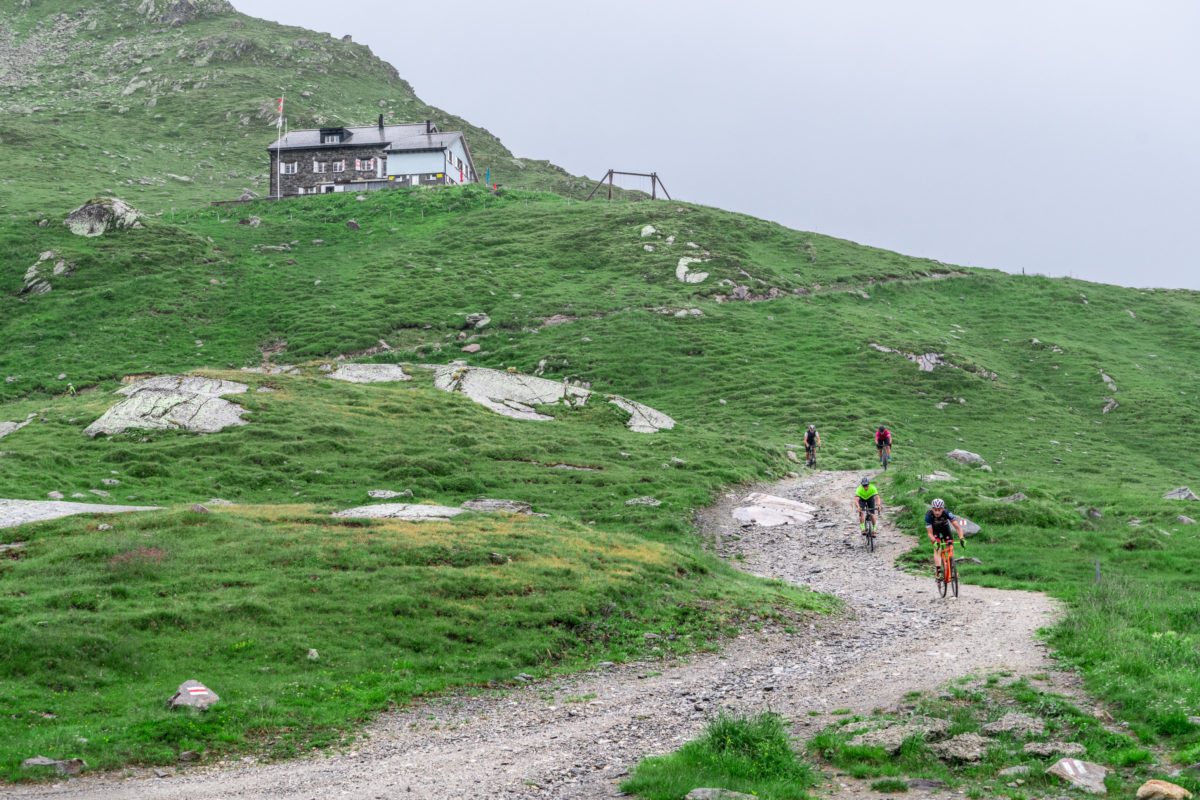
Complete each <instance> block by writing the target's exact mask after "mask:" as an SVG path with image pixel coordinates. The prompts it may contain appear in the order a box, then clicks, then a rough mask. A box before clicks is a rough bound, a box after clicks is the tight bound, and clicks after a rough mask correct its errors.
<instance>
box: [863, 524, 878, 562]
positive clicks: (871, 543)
mask: <svg viewBox="0 0 1200 800" xmlns="http://www.w3.org/2000/svg"><path fill="white" fill-rule="evenodd" d="M863 536H864V537H866V540H867V541H866V545H867V549H868V550H870V551H871V552H872V553H874V552H875V518H874V517H867V529H866V530H865V531H863Z"/></svg>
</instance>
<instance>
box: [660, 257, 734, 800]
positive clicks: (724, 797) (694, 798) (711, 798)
mask: <svg viewBox="0 0 1200 800" xmlns="http://www.w3.org/2000/svg"><path fill="white" fill-rule="evenodd" d="M642 235H643V236H644V235H645V234H642ZM683 800H754V795H752V794H742V793H741V792H734V791H731V790H729V789H692V790H691V791H690V792H688V793H687V796H686V797H684V798H683Z"/></svg>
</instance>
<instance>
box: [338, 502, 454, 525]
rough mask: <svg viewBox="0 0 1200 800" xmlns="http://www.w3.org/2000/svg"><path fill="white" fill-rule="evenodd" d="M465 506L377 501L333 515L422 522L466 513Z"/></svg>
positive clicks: (445, 518)
mask: <svg viewBox="0 0 1200 800" xmlns="http://www.w3.org/2000/svg"><path fill="white" fill-rule="evenodd" d="M466 511H467V509H465V508H455V507H453V506H434V505H419V504H416V503H379V504H376V505H371V506H358V507H357V508H348V509H346V510H345V511H335V512H333V516H335V517H352V518H358V519H402V520H407V521H409V522H424V521H427V520H447V519H450V518H451V517H456V516H458V515H459V514H464V513H466Z"/></svg>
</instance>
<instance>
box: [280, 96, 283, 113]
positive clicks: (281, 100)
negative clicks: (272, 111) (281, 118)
mask: <svg viewBox="0 0 1200 800" xmlns="http://www.w3.org/2000/svg"><path fill="white" fill-rule="evenodd" d="M279 113H280V114H282V113H283V98H282V97H281V98H279Z"/></svg>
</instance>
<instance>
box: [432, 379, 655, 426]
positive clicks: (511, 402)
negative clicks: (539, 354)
mask: <svg viewBox="0 0 1200 800" xmlns="http://www.w3.org/2000/svg"><path fill="white" fill-rule="evenodd" d="M421 366H423V367H425V368H426V369H431V370H433V371H434V379H433V385H434V386H435V387H437V388H438V389H441V390H442V391H445V392H462V393H463V394H465V395H466V396H467V397H469V398H470V399H471V400H474V401H475V402H476V403H479V404H480V405H482V406H484V407H485V408H487V409H489V410H491V411H494V412H496V413H497V414H502V415H504V416H506V417H513V418H514V419H524V420H537V421H549V420H552V419H554V417H551V416H549V415H547V414H542V413H540V412H539V411H537V410H536V409H534V408H533V407H534V406H536V405H556V404H559V403H562V404H565V405H568V406H582V405H584V404H585V403H586V402H587V401H588V399H589V398H590V397H591V396H592V394H593V392H592V391H591V390H590V389H584V388H581V387H579V386H572V385H570V384H568V383H559V382H557V381H552V380H548V379H546V378H538V377H536V376H533V375H522V374H520V373H515V372H501V371H500V370H495V369H487V368H485V367H468V366H465V365H463V364H461V363H459V364H422V365H421ZM605 398H606V399H607V400H608V401H609V402H610V403H613V404H614V405H616V406H617V407H619V408H621V409H622V410H624V411H626V412H628V413H629V420H628V422H626V424H627V425H628V426H629V429H630V430H632V431H634V432H636V433H653V432H655V431H658V430H665V429H670V428H673V427H675V420H673V419H671V418H670V417H668V416H667V415H666V414H663V413H662V412H661V411H657V410H655V409H653V408H650V407H649V406H645V405H642V404H641V403H636V402H634V401H632V400H629V399H627V398H624V397H619V396H617V395H605Z"/></svg>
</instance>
